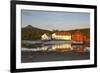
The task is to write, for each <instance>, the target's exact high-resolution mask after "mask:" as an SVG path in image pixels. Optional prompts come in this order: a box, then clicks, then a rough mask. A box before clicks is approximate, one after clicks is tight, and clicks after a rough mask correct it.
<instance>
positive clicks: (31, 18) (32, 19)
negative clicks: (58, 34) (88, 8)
mask: <svg viewBox="0 0 100 73" xmlns="http://www.w3.org/2000/svg"><path fill="white" fill-rule="evenodd" d="M21 24H22V27H25V26H27V25H32V26H33V27H37V28H41V29H46V30H51V31H52V30H73V29H83V28H90V13H82V12H62V11H43V10H42V11H40V10H21Z"/></svg>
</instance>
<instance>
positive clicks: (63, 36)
mask: <svg viewBox="0 0 100 73" xmlns="http://www.w3.org/2000/svg"><path fill="white" fill-rule="evenodd" d="M52 39H61V40H71V34H70V33H69V32H55V33H53V34H52Z"/></svg>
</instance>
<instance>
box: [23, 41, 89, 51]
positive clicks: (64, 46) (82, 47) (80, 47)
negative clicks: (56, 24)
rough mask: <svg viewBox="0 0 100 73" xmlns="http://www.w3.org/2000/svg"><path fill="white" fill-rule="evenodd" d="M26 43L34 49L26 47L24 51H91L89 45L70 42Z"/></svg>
mask: <svg viewBox="0 0 100 73" xmlns="http://www.w3.org/2000/svg"><path fill="white" fill-rule="evenodd" d="M24 43H26V44H28V45H29V46H31V45H32V46H33V47H31V48H30V47H26V48H25V47H24V48H22V51H35V52H36V51H37V52H38V51H45V52H48V51H55V52H57V51H59V52H67V51H75V52H87V51H89V50H90V48H89V45H88V44H72V43H71V42H70V41H30V42H29V41H26V42H25V41H24Z"/></svg>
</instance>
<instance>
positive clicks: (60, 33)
mask: <svg viewBox="0 0 100 73" xmlns="http://www.w3.org/2000/svg"><path fill="white" fill-rule="evenodd" d="M55 34H56V35H62V36H63V35H71V33H69V32H63V31H60V32H55Z"/></svg>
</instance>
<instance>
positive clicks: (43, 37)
mask: <svg viewBox="0 0 100 73" xmlns="http://www.w3.org/2000/svg"><path fill="white" fill-rule="evenodd" d="M41 40H51V36H50V35H49V34H46V33H44V34H43V35H42V36H41Z"/></svg>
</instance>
